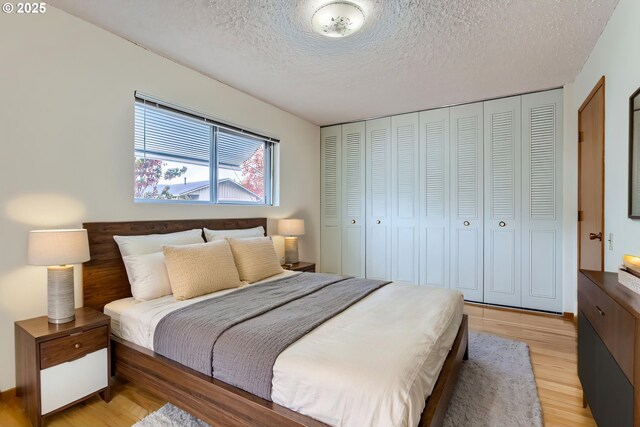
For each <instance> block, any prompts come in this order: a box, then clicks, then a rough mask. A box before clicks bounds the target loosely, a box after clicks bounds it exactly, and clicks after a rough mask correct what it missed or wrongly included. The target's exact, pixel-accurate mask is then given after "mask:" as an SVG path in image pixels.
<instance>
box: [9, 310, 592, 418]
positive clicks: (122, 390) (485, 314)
mask: <svg viewBox="0 0 640 427" xmlns="http://www.w3.org/2000/svg"><path fill="white" fill-rule="evenodd" d="M465 312H466V313H467V314H468V315H469V326H470V328H471V330H472V331H481V332H487V333H490V334H494V335H499V336H502V337H505V338H511V339H516V340H521V341H524V342H526V343H527V344H529V347H530V349H531V362H532V364H533V372H534V374H535V378H536V384H537V386H538V394H539V395H540V401H541V403H542V409H543V412H544V422H545V425H546V426H595V425H596V424H595V422H594V421H593V418H592V417H591V412H590V411H589V409H583V408H582V388H581V386H580V381H579V380H578V374H577V354H576V345H577V342H576V330H575V327H574V324H573V322H572V321H569V320H566V319H563V318H561V317H556V316H540V315H535V314H530V313H526V312H518V311H507V310H500V309H495V308H489V307H483V306H478V305H471V304H467V305H466V307H465ZM111 395H112V396H113V398H112V400H111V402H110V403H109V404H105V403H104V402H103V401H102V400H100V398H98V397H95V398H92V399H90V400H88V401H86V403H82V404H79V405H77V406H74V407H72V408H69V409H67V410H66V411H63V412H61V413H59V414H56V415H55V416H53V417H51V418H50V419H49V420H48V421H47V422H46V423H45V424H46V426H49V427H86V426H92V427H93V426H95V427H125V426H126V427H129V426H131V425H132V424H134V423H135V422H137V421H138V420H140V419H141V418H144V417H145V416H146V415H147V414H149V413H150V412H153V411H155V410H157V409H158V408H160V407H161V406H162V405H163V404H164V402H163V401H162V400H160V399H158V398H156V397H155V396H153V395H152V394H150V393H147V392H145V391H143V390H141V389H139V388H137V387H135V386H134V385H132V384H129V383H126V382H121V381H116V383H115V384H114V386H113V388H112V390H111ZM0 425H1V426H2V427H22V426H28V425H29V422H28V421H27V419H26V417H25V415H24V413H23V412H22V410H21V409H20V405H19V402H18V401H17V399H16V398H10V399H8V400H5V401H1V402H0Z"/></svg>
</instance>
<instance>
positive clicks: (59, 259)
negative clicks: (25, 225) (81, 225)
mask: <svg viewBox="0 0 640 427" xmlns="http://www.w3.org/2000/svg"><path fill="white" fill-rule="evenodd" d="M89 258H90V257H89V240H88V238H87V230H85V229H77V230H35V231H31V232H29V255H28V262H29V264H31V265H65V264H79V263H82V262H85V261H89Z"/></svg>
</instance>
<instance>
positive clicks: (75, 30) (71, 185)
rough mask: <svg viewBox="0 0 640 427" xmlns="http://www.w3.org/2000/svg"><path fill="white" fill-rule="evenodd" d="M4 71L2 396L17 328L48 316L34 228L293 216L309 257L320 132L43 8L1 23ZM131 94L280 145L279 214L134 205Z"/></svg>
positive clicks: (315, 237)
mask: <svg viewBox="0 0 640 427" xmlns="http://www.w3.org/2000/svg"><path fill="white" fill-rule="evenodd" d="M0 64H1V65H0V147H1V148H0V168H1V177H2V181H1V182H0V191H1V199H0V200H1V201H0V210H1V211H0V236H1V237H2V242H3V249H2V253H1V255H2V256H0V389H1V390H5V389H7V388H10V387H13V386H14V382H15V381H14V345H13V322H14V321H15V320H18V319H25V318H29V317H33V316H41V315H45V314H46V268H44V267H33V266H27V265H26V262H27V261H26V251H27V245H26V242H27V233H28V231H29V230H31V229H38V228H47V227H79V226H81V223H82V222H85V221H118V220H142V219H172V218H174V219H180V218H225V217H262V216H266V217H268V218H273V219H275V218H282V217H288V216H296V217H301V218H304V219H305V220H306V221H307V222H306V229H307V235H305V236H304V237H303V238H301V239H300V252H301V259H304V260H310V261H314V260H316V259H317V255H318V253H319V212H320V206H319V205H320V195H319V187H320V185H319V182H320V161H319V140H320V131H319V128H318V127H317V126H315V125H313V124H311V123H309V122H306V121H304V120H302V119H300V118H297V117H295V116H293V115H291V114H289V113H286V112H284V111H282V110H279V109H277V108H275V107H273V106H270V105H268V104H266V103H264V102H262V101H259V100H257V99H255V98H253V97H251V96H249V95H246V94H244V93H242V92H239V91H237V90H235V89H232V88H230V87H228V86H226V85H224V84H222V83H220V82H217V81H215V80H213V79H211V78H208V77H205V76H203V75H202V74H199V73H197V72H194V71H192V70H189V69H187V68H185V67H182V66H180V65H177V64H175V63H173V62H171V61H169V60H167V59H165V58H162V57H161V56H158V55H156V54H153V53H151V52H148V51H147V50H145V49H142V48H140V47H138V46H136V45H134V44H132V43H129V42H127V41H126V40H124V39H121V38H119V37H116V36H114V35H112V34H110V33H108V32H106V31H104V30H101V29H99V28H98V27H95V26H93V25H91V24H89V23H86V22H84V21H82V20H79V19H77V18H75V17H72V16H71V15H68V14H66V13H64V12H61V11H59V10H57V9H55V8H53V7H50V6H49V8H48V10H47V12H46V14H45V15H40V16H26V15H16V14H12V15H6V14H0ZM135 90H140V91H142V92H144V93H147V94H150V95H154V96H156V97H158V98H161V99H165V100H168V101H171V102H173V103H175V104H178V105H184V106H187V107H189V108H191V109H194V110H197V111H202V112H204V113H207V114H209V115H211V116H214V117H217V118H220V119H223V120H227V121H229V122H232V123H235V124H238V125H240V126H246V127H248V128H251V129H255V130H259V131H263V132H265V133H267V134H269V135H274V136H277V137H279V138H280V139H281V141H282V142H281V150H280V151H281V154H280V206H279V207H230V206H197V205H187V206H185V205H174V206H167V205H150V204H134V203H133V195H132V189H133V162H132V160H133V158H132V154H133V117H134V112H133V106H134V102H133V101H134V100H133V92H134V91H135ZM269 226H270V227H272V231H274V232H275V228H274V227H275V224H274V221H270V224H269ZM77 270H79V269H77ZM80 278H81V275H80V272H79V271H77V274H76V303H77V304H78V305H80V304H81V301H82V294H81V283H80Z"/></svg>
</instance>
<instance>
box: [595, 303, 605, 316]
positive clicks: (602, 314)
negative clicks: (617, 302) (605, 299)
mask: <svg viewBox="0 0 640 427" xmlns="http://www.w3.org/2000/svg"><path fill="white" fill-rule="evenodd" d="M596 310H598V313H600V316H604V311H602V309H601V308H600V307H598V306H597V305H596Z"/></svg>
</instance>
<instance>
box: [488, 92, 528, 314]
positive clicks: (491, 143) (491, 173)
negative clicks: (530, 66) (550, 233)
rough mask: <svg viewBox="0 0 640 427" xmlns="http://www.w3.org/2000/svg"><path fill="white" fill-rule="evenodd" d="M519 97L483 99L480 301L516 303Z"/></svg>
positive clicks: (518, 293) (518, 278) (518, 283)
mask: <svg viewBox="0 0 640 427" xmlns="http://www.w3.org/2000/svg"><path fill="white" fill-rule="evenodd" d="M520 102H521V97H520V96H515V97H511V98H504V99H497V100H493V101H487V102H485V103H484V206H485V211H484V215H485V217H484V302H487V303H491V304H500V305H509V306H513V307H519V306H520V305H521V289H522V287H521V273H520V267H521V262H520V261H521V259H520V256H521V231H522V227H521V207H522V203H521V201H522V198H521V183H520V181H521V176H522V172H521V146H522V131H521V120H522V117H521V112H520Z"/></svg>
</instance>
